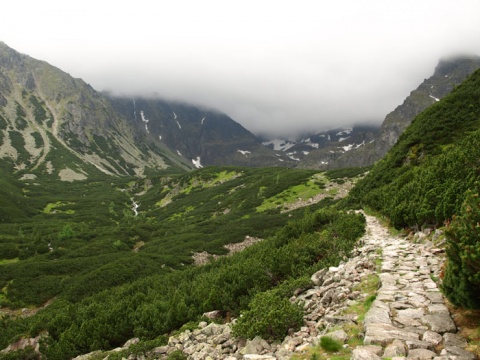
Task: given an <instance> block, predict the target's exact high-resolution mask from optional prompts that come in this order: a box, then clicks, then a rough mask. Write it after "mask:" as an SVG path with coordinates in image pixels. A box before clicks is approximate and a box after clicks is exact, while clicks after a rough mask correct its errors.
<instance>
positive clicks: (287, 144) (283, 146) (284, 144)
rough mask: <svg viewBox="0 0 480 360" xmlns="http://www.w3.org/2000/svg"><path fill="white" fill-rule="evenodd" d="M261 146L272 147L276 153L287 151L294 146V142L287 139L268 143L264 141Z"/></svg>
mask: <svg viewBox="0 0 480 360" xmlns="http://www.w3.org/2000/svg"><path fill="white" fill-rule="evenodd" d="M262 144H263V145H265V146H269V145H273V150H276V151H287V150H288V149H290V148H291V147H293V146H295V144H296V142H295V141H292V140H288V139H287V140H285V139H273V140H270V141H265V142H263V143H262Z"/></svg>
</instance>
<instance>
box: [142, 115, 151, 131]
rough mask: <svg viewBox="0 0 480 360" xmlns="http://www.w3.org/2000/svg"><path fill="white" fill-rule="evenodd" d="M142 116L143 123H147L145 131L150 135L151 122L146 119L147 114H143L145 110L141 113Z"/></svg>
mask: <svg viewBox="0 0 480 360" xmlns="http://www.w3.org/2000/svg"><path fill="white" fill-rule="evenodd" d="M140 116H141V117H142V121H143V122H144V123H145V130H146V131H147V133H149V134H150V131H148V122H149V121H150V120H148V119H147V118H146V117H145V114H144V113H143V110H142V111H140Z"/></svg>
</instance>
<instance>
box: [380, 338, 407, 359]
mask: <svg viewBox="0 0 480 360" xmlns="http://www.w3.org/2000/svg"><path fill="white" fill-rule="evenodd" d="M406 354H407V352H406V351H405V345H404V344H403V343H402V342H401V341H400V340H394V341H393V343H391V344H390V345H388V346H387V347H386V348H385V351H384V352H383V358H393V357H395V356H405V355H406Z"/></svg>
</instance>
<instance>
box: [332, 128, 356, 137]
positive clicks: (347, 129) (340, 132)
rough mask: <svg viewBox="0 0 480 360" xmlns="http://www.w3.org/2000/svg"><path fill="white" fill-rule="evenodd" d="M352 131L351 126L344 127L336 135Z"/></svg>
mask: <svg viewBox="0 0 480 360" xmlns="http://www.w3.org/2000/svg"><path fill="white" fill-rule="evenodd" d="M352 131H353V129H352V128H345V129H343V130H342V131H339V132H338V133H337V134H336V135H337V136H340V135H348V134H350V133H351V132H352Z"/></svg>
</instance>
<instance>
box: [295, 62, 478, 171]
mask: <svg viewBox="0 0 480 360" xmlns="http://www.w3.org/2000/svg"><path fill="white" fill-rule="evenodd" d="M478 68H480V57H478V56H463V57H454V58H445V59H441V60H440V61H439V63H438V65H437V66H436V68H435V71H434V73H433V75H432V76H431V77H429V78H428V79H425V80H424V81H423V82H422V84H420V85H419V86H418V88H417V89H415V90H413V91H412V92H411V93H410V95H409V96H408V97H407V98H406V99H405V101H404V102H403V104H401V105H399V106H398V107H397V108H395V110H393V111H392V112H390V113H389V114H388V115H387V116H386V117H385V120H384V121H383V123H382V125H381V127H380V130H379V131H378V132H377V133H376V134H375V133H370V134H368V135H366V137H365V140H366V141H365V143H361V142H358V140H357V141H355V142H352V143H351V144H346V145H351V148H350V150H349V151H341V150H340V151H338V150H337V151H334V150H332V151H324V150H321V149H318V150H314V151H312V152H310V153H309V154H308V155H307V156H306V157H305V158H304V159H303V160H302V161H301V162H300V163H299V165H298V166H299V167H301V168H316V169H332V168H342V167H356V166H369V165H372V164H373V163H374V162H376V161H378V160H380V159H381V158H382V157H383V156H384V155H385V154H386V153H387V151H388V150H389V149H390V148H391V147H392V146H393V145H394V144H395V143H396V142H397V140H398V138H399V137H400V134H402V132H403V131H404V130H405V129H406V128H407V127H408V125H410V123H411V122H412V120H413V119H414V118H415V116H417V115H418V114H420V113H421V112H422V111H424V110H425V109H427V108H428V107H429V106H431V105H433V104H435V103H436V102H438V101H439V100H440V99H442V98H443V97H445V96H446V95H447V94H449V93H450V92H451V91H452V90H453V89H454V88H455V86H457V85H459V84H460V83H462V82H463V81H464V80H465V79H466V78H467V77H468V76H469V75H470V74H471V73H473V72H474V71H475V70H476V69H478ZM372 135H373V137H372ZM367 139H369V140H367ZM363 145H364V146H363ZM337 148H339V147H337Z"/></svg>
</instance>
